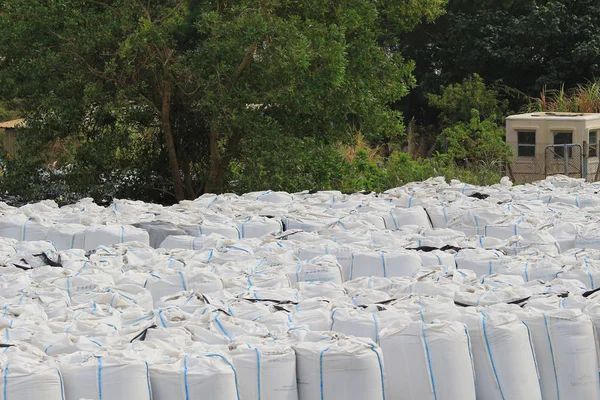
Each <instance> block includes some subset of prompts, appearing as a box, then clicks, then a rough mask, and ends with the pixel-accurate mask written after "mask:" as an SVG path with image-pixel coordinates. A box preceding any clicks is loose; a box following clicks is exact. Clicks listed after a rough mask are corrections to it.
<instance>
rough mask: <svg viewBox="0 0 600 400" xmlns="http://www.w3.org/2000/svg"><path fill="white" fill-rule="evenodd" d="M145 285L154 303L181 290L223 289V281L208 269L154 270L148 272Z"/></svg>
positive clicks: (207, 290)
mask: <svg viewBox="0 0 600 400" xmlns="http://www.w3.org/2000/svg"><path fill="white" fill-rule="evenodd" d="M144 287H145V288H146V289H148V291H150V294H151V295H152V298H153V299H154V303H155V304H157V302H158V301H159V300H160V299H161V298H163V297H165V296H169V295H173V294H175V293H179V292H181V291H188V290H198V291H200V292H204V293H211V292H216V291H219V290H222V289H223V282H222V281H221V278H219V277H218V276H217V275H215V274H213V273H212V272H209V271H208V270H201V269H196V270H193V271H169V270H164V271H160V272H152V273H150V274H148V276H147V278H146V282H145V284H144Z"/></svg>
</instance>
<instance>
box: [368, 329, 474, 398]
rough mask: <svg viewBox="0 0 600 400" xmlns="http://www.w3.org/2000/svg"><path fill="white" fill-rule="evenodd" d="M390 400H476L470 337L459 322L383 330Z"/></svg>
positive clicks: (381, 340)
mask: <svg viewBox="0 0 600 400" xmlns="http://www.w3.org/2000/svg"><path fill="white" fill-rule="evenodd" d="M379 343H380V346H381V350H382V351H383V356H384V358H385V376H386V397H387V399H389V400H400V399H402V400H475V371H474V370H473V364H472V354H471V348H470V339H469V334H468V333H467V328H466V326H465V325H464V324H461V323H460V322H446V321H444V322H434V323H431V324H426V323H424V322H397V323H395V324H393V325H390V326H388V327H387V328H385V329H383V330H382V331H381V332H380V334H379Z"/></svg>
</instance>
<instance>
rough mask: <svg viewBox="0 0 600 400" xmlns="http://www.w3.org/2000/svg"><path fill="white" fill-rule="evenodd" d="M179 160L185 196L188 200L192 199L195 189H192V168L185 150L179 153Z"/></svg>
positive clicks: (194, 196)
mask: <svg viewBox="0 0 600 400" xmlns="http://www.w3.org/2000/svg"><path fill="white" fill-rule="evenodd" d="M181 162H183V166H182V168H183V182H184V185H185V196H186V198H188V199H189V200H194V199H195V198H196V191H195V190H194V182H193V180H192V168H191V165H192V163H191V161H190V158H189V157H188V155H187V152H185V150H184V151H183V154H182V155H181Z"/></svg>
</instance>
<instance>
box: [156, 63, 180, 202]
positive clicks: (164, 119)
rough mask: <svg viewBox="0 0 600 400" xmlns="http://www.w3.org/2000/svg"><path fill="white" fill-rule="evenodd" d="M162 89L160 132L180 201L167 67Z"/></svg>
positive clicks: (176, 193)
mask: <svg viewBox="0 0 600 400" xmlns="http://www.w3.org/2000/svg"><path fill="white" fill-rule="evenodd" d="M163 79H164V80H163V87H162V104H161V113H160V119H161V126H162V132H163V135H164V138H165V144H166V145H167V154H168V156H169V163H170V164H171V172H172V174H173V184H174V185H175V200H177V201H181V200H184V199H185V195H184V191H183V182H182V181H181V174H180V172H179V161H178V160H177V151H176V150H175V141H174V140H173V134H172V132H171V120H170V118H171V116H170V114H171V86H172V82H171V75H170V73H169V71H168V67H165V71H164V77H163Z"/></svg>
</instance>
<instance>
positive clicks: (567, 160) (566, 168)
mask: <svg viewBox="0 0 600 400" xmlns="http://www.w3.org/2000/svg"><path fill="white" fill-rule="evenodd" d="M563 147H564V152H565V153H564V155H565V175H566V176H569V148H568V147H567V145H566V144H563Z"/></svg>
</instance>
